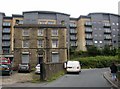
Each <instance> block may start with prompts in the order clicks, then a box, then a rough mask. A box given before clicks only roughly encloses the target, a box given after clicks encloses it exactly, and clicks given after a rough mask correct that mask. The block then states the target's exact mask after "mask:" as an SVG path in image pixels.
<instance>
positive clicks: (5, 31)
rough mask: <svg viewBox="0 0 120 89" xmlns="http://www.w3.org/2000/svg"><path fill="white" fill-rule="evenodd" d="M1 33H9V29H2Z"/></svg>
mask: <svg viewBox="0 0 120 89" xmlns="http://www.w3.org/2000/svg"><path fill="white" fill-rule="evenodd" d="M2 33H3V34H10V30H4V29H3V31H2Z"/></svg>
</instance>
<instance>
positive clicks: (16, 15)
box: [12, 14, 23, 18]
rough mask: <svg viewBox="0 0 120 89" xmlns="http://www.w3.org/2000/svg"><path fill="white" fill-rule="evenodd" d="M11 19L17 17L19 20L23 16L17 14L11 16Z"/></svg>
mask: <svg viewBox="0 0 120 89" xmlns="http://www.w3.org/2000/svg"><path fill="white" fill-rule="evenodd" d="M12 17H19V18H23V15H19V14H12Z"/></svg>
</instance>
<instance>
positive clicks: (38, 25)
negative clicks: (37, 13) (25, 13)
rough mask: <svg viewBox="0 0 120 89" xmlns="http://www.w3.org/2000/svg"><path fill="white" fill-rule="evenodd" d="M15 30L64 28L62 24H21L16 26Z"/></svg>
mask: <svg viewBox="0 0 120 89" xmlns="http://www.w3.org/2000/svg"><path fill="white" fill-rule="evenodd" d="M15 28H66V26H65V25H62V24H22V25H16V26H15Z"/></svg>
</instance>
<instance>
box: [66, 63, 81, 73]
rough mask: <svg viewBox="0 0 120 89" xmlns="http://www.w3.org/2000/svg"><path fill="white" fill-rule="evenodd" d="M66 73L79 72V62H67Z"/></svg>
mask: <svg viewBox="0 0 120 89" xmlns="http://www.w3.org/2000/svg"><path fill="white" fill-rule="evenodd" d="M65 65H66V71H67V73H69V72H76V73H79V72H81V66H80V62H79V61H67V62H66V64H65Z"/></svg>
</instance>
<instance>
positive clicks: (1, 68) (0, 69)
mask: <svg viewBox="0 0 120 89" xmlns="http://www.w3.org/2000/svg"><path fill="white" fill-rule="evenodd" d="M12 72H13V71H12V67H11V65H6V64H0V74H1V75H11V74H12Z"/></svg>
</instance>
